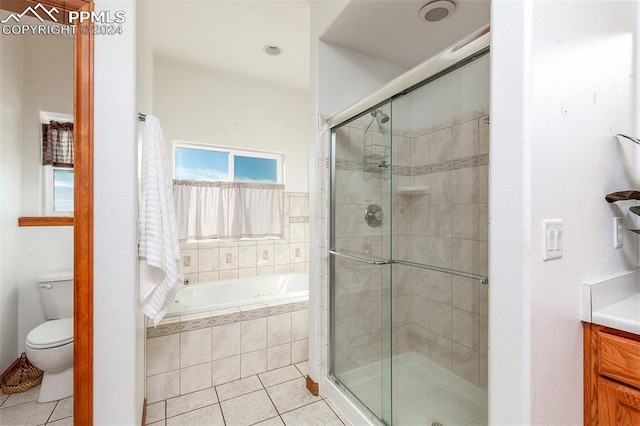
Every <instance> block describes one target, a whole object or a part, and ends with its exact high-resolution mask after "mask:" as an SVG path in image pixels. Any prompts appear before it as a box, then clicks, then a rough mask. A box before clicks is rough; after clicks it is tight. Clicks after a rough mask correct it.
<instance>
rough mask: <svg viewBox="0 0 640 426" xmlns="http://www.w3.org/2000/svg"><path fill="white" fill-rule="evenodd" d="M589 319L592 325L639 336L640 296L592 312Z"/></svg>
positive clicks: (635, 295) (636, 295)
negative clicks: (604, 326)
mask: <svg viewBox="0 0 640 426" xmlns="http://www.w3.org/2000/svg"><path fill="white" fill-rule="evenodd" d="M591 319H592V322H593V323H594V324H600V325H606V326H607V327H611V328H616V329H618V330H623V331H628V332H630V333H635V334H640V294H634V295H633V296H629V297H627V298H625V299H622V300H621V301H619V302H617V303H612V304H611V305H607V306H605V307H603V308H601V309H599V310H597V311H593V312H592V313H591Z"/></svg>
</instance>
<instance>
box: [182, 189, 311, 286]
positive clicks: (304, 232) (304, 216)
mask: <svg viewBox="0 0 640 426" xmlns="http://www.w3.org/2000/svg"><path fill="white" fill-rule="evenodd" d="M284 214H285V217H284V230H283V232H284V236H283V238H282V239H271V238H270V239H255V240H240V241H216V240H206V241H187V242H184V243H181V244H180V251H181V254H182V262H183V271H184V276H185V279H188V280H189V281H190V283H192V284H194V283H198V282H208V281H218V280H220V281H221V280H232V279H238V278H251V277H255V276H261V275H276V274H285V273H289V272H308V271H309V193H307V192H285V194H284Z"/></svg>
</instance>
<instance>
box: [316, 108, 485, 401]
mask: <svg viewBox="0 0 640 426" xmlns="http://www.w3.org/2000/svg"><path fill="white" fill-rule="evenodd" d="M487 114H488V110H487V109H485V110H483V111H478V112H475V113H473V114H471V115H468V116H465V117H460V118H457V119H452V120H450V121H448V122H446V123H441V124H439V125H435V126H431V127H429V128H426V129H421V130H419V131H414V132H411V133H409V134H396V133H394V135H393V152H392V155H393V157H392V159H393V167H392V168H391V172H390V173H391V175H392V177H393V187H392V188H389V180H388V179H387V180H385V179H378V180H377V181H376V180H373V179H370V175H369V176H367V166H366V161H367V160H366V158H364V157H363V153H362V152H361V150H360V149H359V147H361V146H363V136H364V130H363V129H362V128H361V127H362V126H361V125H362V123H358V122H353V123H350V125H349V126H345V127H343V128H341V129H339V131H338V135H337V158H336V169H337V170H336V179H337V181H338V182H339V183H340V185H341V186H340V189H339V190H338V191H337V194H336V198H337V199H336V200H335V202H336V224H335V226H336V236H337V239H336V243H335V244H336V248H337V249H339V250H346V251H349V252H352V253H358V254H360V255H361V256H370V257H372V258H378V259H379V258H387V257H389V256H390V255H389V246H390V244H393V257H394V258H396V259H402V260H409V261H413V262H417V263H423V264H428V265H434V266H439V267H443V268H447V269H455V270H460V271H465V272H470V273H475V274H480V275H486V274H487V269H488V254H487V253H488V246H487V241H488V213H487V210H488V154H489V134H488V128H489V126H488V124H486V123H485V122H484V118H485V117H486V116H487ZM365 124H366V123H365ZM371 137H372V138H375V137H379V136H376V135H375V133H374V135H373V136H371ZM386 138H387V139H386V143H387V144H388V143H389V136H388V135H387V136H386ZM365 143H366V141H365ZM327 148H328V147H323V149H324V150H325V151H324V153H325V155H328V150H327ZM327 158H328V157H324V158H321V159H320V161H319V163H318V176H319V177H321V178H324V179H325V182H324V183H321V184H320V185H319V187H320V191H319V194H318V197H319V200H318V203H319V204H320V205H323V204H321V203H323V202H324V203H325V204H324V206H326V203H327V196H328V192H327V189H328V183H327V182H328V178H327V176H328V170H327V167H328V162H327V160H326V159H327ZM380 173H381V174H382V173H387V178H388V173H389V172H387V171H381V172H380ZM342 185H344V186H342ZM399 186H428V187H429V194H428V195H411V196H408V195H398V194H397V192H396V190H397V188H398V187H399ZM345 187H346V188H347V189H345ZM389 191H392V193H389ZM390 197H392V198H391V204H392V206H393V209H390V208H389V201H388V200H389V199H390ZM370 203H377V204H380V205H381V206H382V208H383V212H384V217H385V218H386V219H387V220H386V221H385V220H383V225H382V227H381V228H369V227H368V226H367V225H366V224H365V223H364V221H363V219H362V211H364V208H365V207H366V206H367V205H368V204H370ZM385 203H386V205H385ZM327 218H328V211H327V210H325V209H323V208H321V209H320V211H319V217H318V230H319V237H320V238H319V240H320V250H319V251H320V253H321V255H322V256H323V257H324V258H325V259H326V255H325V254H324V253H326V248H327V245H328V238H327V236H328V231H327V229H328V219H327ZM390 218H392V222H393V227H392V235H391V237H390V238H389V228H388V227H389V224H388V223H389V219H390ZM327 270H328V268H327V266H326V265H322V266H321V268H320V282H321V283H323V284H324V283H326V282H327V280H328V272H327ZM336 270H337V273H336V284H337V286H336V287H337V290H336V291H337V293H338V292H341V293H340V294H336V297H335V299H334V300H335V303H336V306H335V309H336V318H338V320H339V322H338V323H337V324H336V336H335V340H336V347H335V351H336V356H335V358H334V362H335V366H336V370H337V371H338V372H340V371H343V372H346V371H351V370H353V369H357V368H359V367H363V366H366V365H368V364H370V363H375V362H377V361H380V360H381V358H384V357H385V356H386V355H387V354H388V351H389V347H390V345H391V338H393V351H394V353H395V354H400V353H407V352H414V353H417V354H419V355H421V356H423V357H425V358H427V359H430V360H431V361H433V362H435V363H437V364H439V365H441V366H442V367H444V368H446V369H448V370H450V371H452V372H453V373H454V374H456V375H457V376H459V377H461V378H463V379H465V380H467V381H468V382H470V383H472V384H474V385H477V386H480V387H482V388H484V389H486V386H487V376H486V372H487V315H488V307H487V287H484V286H481V285H480V284H479V282H478V281H475V280H472V279H468V278H461V277H456V276H453V275H449V274H445V273H441V272H434V271H429V270H425V269H419V268H414V267H408V266H401V265H394V267H393V268H392V281H391V282H392V285H391V287H389V282H390V280H389V272H388V270H389V268H388V267H374V266H368V265H365V264H362V263H357V262H353V261H345V260H342V259H340V260H337V263H336ZM324 285H326V284H324ZM389 292H391V294H392V299H391V303H392V304H391V305H389V302H388V301H389ZM321 303H322V306H320V308H321V312H322V313H324V315H328V310H327V309H328V307H327V305H326V303H324V302H321ZM391 312H393V321H392V322H391V321H389V315H390V314H391ZM391 323H392V324H393V327H394V328H393V330H392V333H391V330H389V328H388V327H389V324H391ZM321 363H322V360H321ZM399 385H400V386H401V385H402V384H401V383H400V384H399Z"/></svg>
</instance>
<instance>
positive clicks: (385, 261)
mask: <svg viewBox="0 0 640 426" xmlns="http://www.w3.org/2000/svg"><path fill="white" fill-rule="evenodd" d="M327 251H328V252H329V253H330V254H333V255H336V256H339V257H344V258H345V259H349V260H355V261H356V262H361V263H366V264H369V265H376V266H379V265H390V264H392V263H394V262H393V260H391V259H380V260H371V259H365V258H364V257H358V256H354V255H352V254H347V253H340V252H339V251H335V250H327Z"/></svg>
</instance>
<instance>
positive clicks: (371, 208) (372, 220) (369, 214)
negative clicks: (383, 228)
mask: <svg viewBox="0 0 640 426" xmlns="http://www.w3.org/2000/svg"><path fill="white" fill-rule="evenodd" d="M383 218H384V214H383V213H382V207H380V206H379V205H377V204H369V205H368V206H367V208H366V209H364V221H365V222H367V225H369V226H370V227H371V228H377V227H378V226H380V225H382V219H383Z"/></svg>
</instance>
